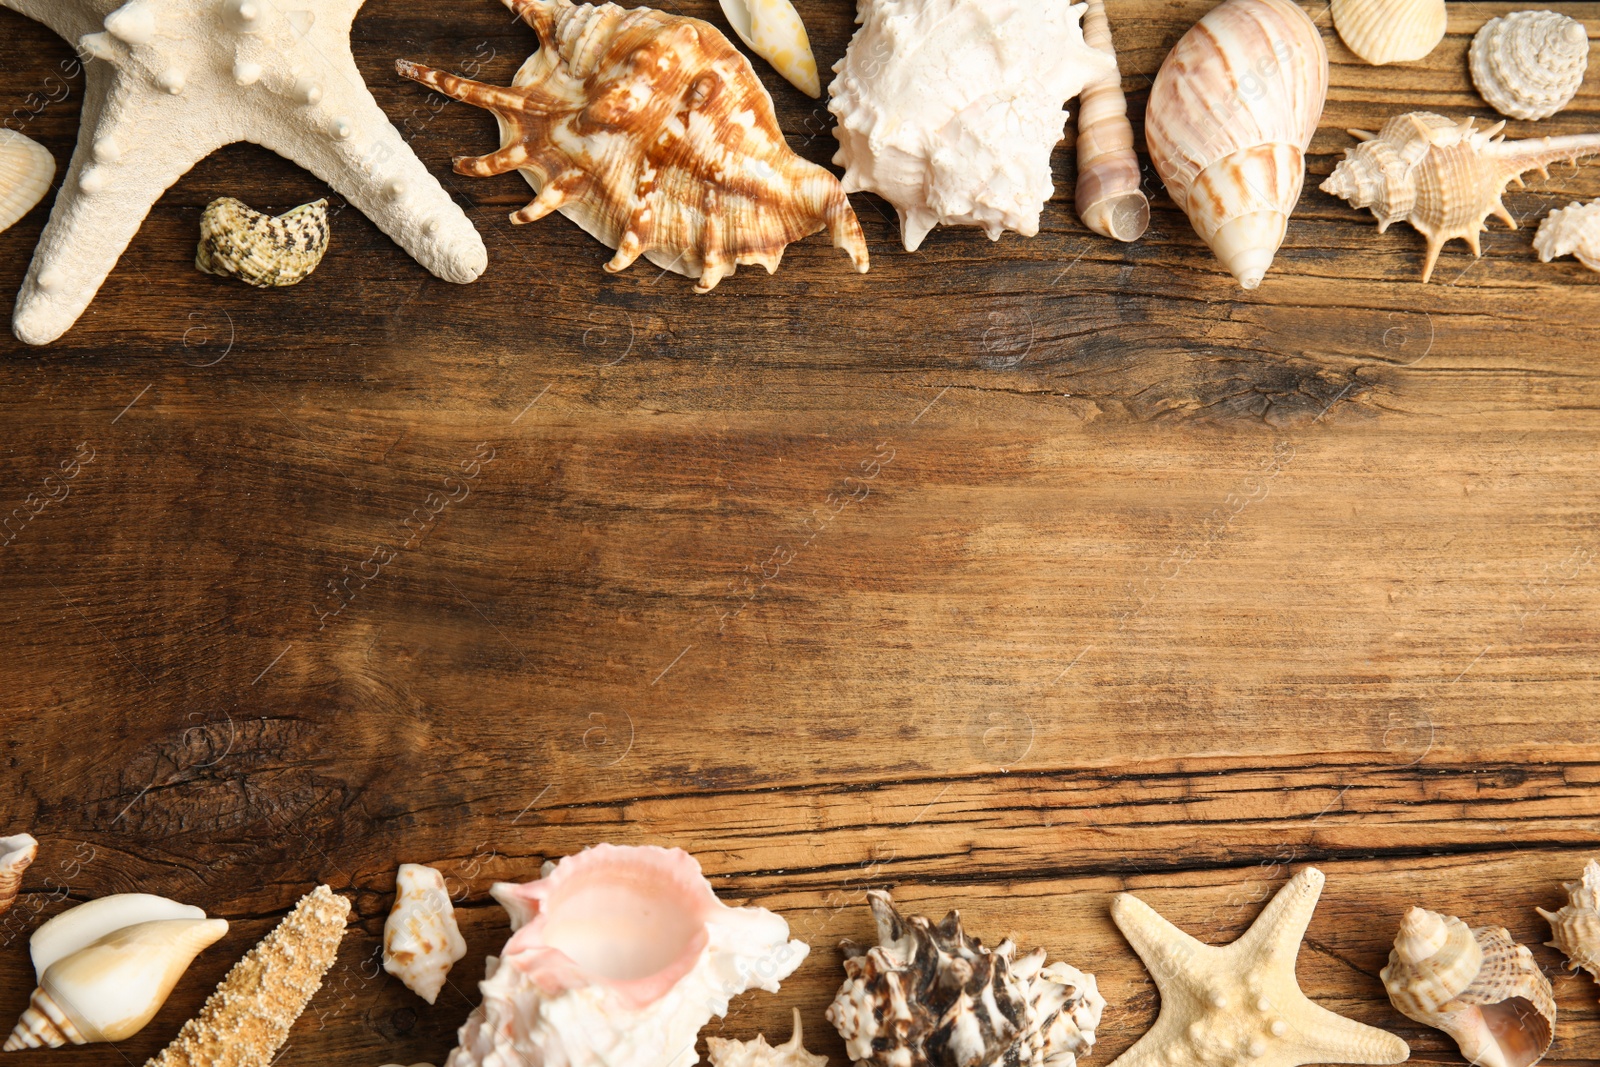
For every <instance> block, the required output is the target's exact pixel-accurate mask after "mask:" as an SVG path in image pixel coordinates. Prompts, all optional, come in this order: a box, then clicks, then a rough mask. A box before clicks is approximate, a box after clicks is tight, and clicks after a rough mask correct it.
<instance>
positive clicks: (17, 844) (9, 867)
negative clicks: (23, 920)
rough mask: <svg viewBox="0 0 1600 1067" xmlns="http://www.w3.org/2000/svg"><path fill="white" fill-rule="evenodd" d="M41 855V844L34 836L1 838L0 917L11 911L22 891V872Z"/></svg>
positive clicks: (24, 835)
mask: <svg viewBox="0 0 1600 1067" xmlns="http://www.w3.org/2000/svg"><path fill="white" fill-rule="evenodd" d="M38 854H39V842H37V841H35V840H34V839H33V835H32V834H14V835H13V836H11V837H0V915H4V914H5V913H6V912H8V911H10V910H11V905H13V904H15V903H16V902H17V893H18V891H20V890H21V889H22V872H23V871H25V870H27V869H28V864H30V863H32V862H33V857H35V856H37V855H38Z"/></svg>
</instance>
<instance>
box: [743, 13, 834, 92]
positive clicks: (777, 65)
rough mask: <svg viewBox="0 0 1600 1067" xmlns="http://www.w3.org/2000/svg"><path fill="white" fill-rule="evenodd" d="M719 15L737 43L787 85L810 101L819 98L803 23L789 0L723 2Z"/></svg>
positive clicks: (813, 59) (813, 60) (819, 85)
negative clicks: (759, 58) (725, 21)
mask: <svg viewBox="0 0 1600 1067" xmlns="http://www.w3.org/2000/svg"><path fill="white" fill-rule="evenodd" d="M722 13H723V14H724V15H726V16H727V17H728V24H729V25H730V26H732V27H733V32H734V33H737V34H738V35H739V40H741V41H743V42H744V43H745V44H747V45H749V46H750V50H751V51H753V52H754V53H755V54H756V55H758V56H760V57H761V58H762V59H764V60H766V61H767V62H768V63H771V64H772V69H773V70H775V71H777V72H778V73H779V74H782V75H783V76H784V79H785V80H787V81H788V83H789V84H790V85H792V86H794V87H795V88H796V89H799V90H800V91H801V92H802V93H805V94H806V95H807V96H809V97H811V98H812V99H813V100H815V99H816V98H817V97H819V96H821V95H822V81H821V79H819V78H818V77H817V58H816V57H815V56H813V55H812V54H811V39H810V38H809V37H807V36H806V24H805V23H804V22H801V21H800V12H798V11H796V10H795V9H794V5H793V4H791V3H790V2H789V0H722Z"/></svg>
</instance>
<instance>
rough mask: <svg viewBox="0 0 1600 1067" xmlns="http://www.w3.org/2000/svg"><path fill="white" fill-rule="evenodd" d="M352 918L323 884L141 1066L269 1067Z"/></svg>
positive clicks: (347, 906)
mask: <svg viewBox="0 0 1600 1067" xmlns="http://www.w3.org/2000/svg"><path fill="white" fill-rule="evenodd" d="M349 915H350V902H349V901H348V900H346V899H345V898H344V897H341V896H339V895H337V894H336V893H334V892H333V890H331V889H329V888H328V887H327V886H325V885H319V886H317V888H316V889H313V890H312V891H311V892H309V893H307V894H306V895H305V896H303V897H301V898H300V902H299V903H298V904H296V905H295V906H294V910H293V911H291V912H289V914H288V915H285V916H284V917H283V921H282V922H280V923H279V924H278V925H277V926H275V927H273V929H272V932H271V933H269V934H268V935H267V936H266V937H264V938H262V939H261V941H260V943H259V944H257V945H256V947H255V948H253V949H251V950H250V951H249V952H247V953H245V956H244V958H243V959H241V960H240V961H239V962H238V963H236V964H234V965H233V968H232V969H231V970H230V971H228V973H227V976H226V977H224V978H223V979H222V984H221V985H219V986H217V988H216V991H215V992H213V993H212V994H211V996H209V997H207V998H206V1002H205V1005H204V1006H203V1007H202V1008H201V1009H200V1014H199V1015H196V1016H195V1017H194V1018H193V1019H190V1020H189V1021H188V1022H186V1023H184V1024H183V1029H182V1030H179V1031H178V1036H177V1037H175V1038H173V1039H172V1043H171V1044H170V1045H168V1046H167V1047H166V1048H165V1049H162V1051H161V1054H160V1055H158V1056H156V1057H155V1058H153V1059H151V1060H149V1061H148V1062H147V1063H146V1064H145V1067H267V1065H268V1064H270V1063H271V1062H272V1060H273V1057H275V1056H276V1055H277V1054H278V1050H279V1049H281V1048H282V1047H283V1044H284V1042H285V1041H287V1040H288V1039H289V1028H290V1027H291V1026H293V1025H294V1021H295V1020H296V1019H298V1018H299V1017H300V1013H301V1012H302V1011H304V1010H305V1007H306V1005H307V1004H309V1003H310V1002H311V998H312V997H313V996H315V995H316V992H317V990H318V989H320V988H321V987H322V976H323V975H325V974H327V973H328V968H330V967H332V966H333V961H334V959H335V957H336V956H337V955H338V952H339V942H340V941H342V940H343V939H344V932H345V923H346V921H347V920H348V918H349Z"/></svg>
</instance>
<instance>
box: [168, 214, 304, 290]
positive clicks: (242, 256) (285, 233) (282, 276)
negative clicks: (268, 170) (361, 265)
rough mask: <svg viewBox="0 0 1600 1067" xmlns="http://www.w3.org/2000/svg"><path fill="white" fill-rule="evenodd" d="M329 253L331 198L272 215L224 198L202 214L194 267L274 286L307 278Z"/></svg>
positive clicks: (263, 285)
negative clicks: (329, 202) (329, 208)
mask: <svg viewBox="0 0 1600 1067" xmlns="http://www.w3.org/2000/svg"><path fill="white" fill-rule="evenodd" d="M327 251H328V202H327V201H326V200H316V201H313V202H312V203H309V204H301V205H300V206H299V207H297V208H293V209H291V210H289V211H285V212H284V213H283V214H282V215H278V216H272V215H266V214H263V213H262V212H259V211H257V210H255V209H254V208H252V207H250V206H249V205H248V204H245V203H244V202H242V201H239V200H235V199H234V198H233V197H231V196H224V197H219V198H218V199H216V200H213V201H211V203H210V204H209V205H207V207H206V210H205V214H203V215H201V216H200V245H199V247H198V248H197V249H196V250H195V256H194V265H195V266H196V267H198V268H199V269H200V270H201V271H204V272H205V273H206V274H216V275H220V276H222V277H224V278H237V279H239V280H240V281H241V282H244V283H246V284H247V285H253V286H255V287H256V288H258V289H271V288H276V287H280V286H285V285H298V284H299V283H301V282H303V281H305V280H306V278H307V277H309V276H310V274H311V272H312V271H314V270H316V269H317V265H318V264H319V263H321V262H322V257H323V255H324V254H325V253H326V252H327Z"/></svg>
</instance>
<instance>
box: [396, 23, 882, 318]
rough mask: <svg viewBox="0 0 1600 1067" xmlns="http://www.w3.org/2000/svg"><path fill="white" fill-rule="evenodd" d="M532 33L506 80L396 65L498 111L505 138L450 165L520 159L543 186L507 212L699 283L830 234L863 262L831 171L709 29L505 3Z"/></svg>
mask: <svg viewBox="0 0 1600 1067" xmlns="http://www.w3.org/2000/svg"><path fill="white" fill-rule="evenodd" d="M504 2H505V4H506V6H507V7H509V8H511V10H512V11H515V12H516V13H517V14H518V15H520V16H521V17H522V19H523V21H524V22H526V23H527V24H528V25H529V26H531V27H533V29H534V31H535V32H536V33H538V35H539V44H540V47H539V50H538V51H537V52H535V53H534V54H533V55H532V56H531V57H530V58H529V59H528V61H527V62H526V63H524V64H523V65H522V69H521V70H519V71H518V72H517V75H516V77H515V78H513V79H512V84H511V86H510V87H509V88H501V87H499V86H494V85H485V84H483V83H481V82H475V81H469V80H468V79H466V78H459V77H456V76H455V75H453V74H446V73H445V72H443V71H437V70H431V69H429V68H427V67H423V66H419V65H417V64H415V63H411V62H409V61H406V60H401V61H399V62H398V63H396V68H397V69H398V70H399V72H400V73H401V74H403V75H405V76H406V77H408V78H411V79H413V80H414V81H418V82H421V83H422V84H424V85H426V86H428V87H430V88H432V89H435V90H437V91H438V92H440V93H443V94H444V95H446V96H449V97H453V98H455V99H457V100H461V101H464V102H466V103H469V104H473V105H475V106H477V107H481V108H485V109H487V110H489V111H492V112H494V115H495V117H496V118H497V119H498V120H499V122H500V145H501V147H500V149H499V151H496V152H492V153H490V154H489V155H486V156H477V157H463V158H459V159H457V160H456V161H455V168H456V171H457V172H458V173H461V174H471V175H476V176H478V177H489V176H491V175H496V174H505V173H507V172H508V171H512V170H517V171H521V172H522V176H523V177H524V178H526V179H527V180H528V183H529V184H530V185H532V186H533V187H534V189H535V190H537V191H538V194H539V195H538V196H537V197H536V198H535V199H534V200H533V201H532V203H530V204H528V206H527V207H525V208H523V209H522V210H520V211H518V212H516V213H514V214H513V215H512V216H511V221H512V222H513V223H524V222H534V221H536V220H538V219H541V218H543V217H544V216H546V215H548V214H550V213H551V212H552V211H559V212H561V214H563V215H565V216H566V217H567V218H569V219H571V220H572V221H573V222H576V223H577V224H578V225H579V226H581V227H582V228H583V229H584V230H586V231H587V232H588V233H589V234H591V235H592V236H594V237H595V238H597V239H599V240H600V241H601V242H603V243H604V244H605V245H606V246H607V247H609V248H613V249H615V250H616V253H617V254H616V255H615V256H614V257H612V259H611V261H610V262H609V263H607V264H606V265H605V268H606V270H608V271H612V272H616V271H620V270H623V269H625V268H626V267H628V266H629V265H630V264H632V263H633V262H634V261H635V260H636V259H638V258H639V257H640V256H641V255H642V256H644V257H645V258H646V259H648V260H649V261H650V262H652V263H654V264H656V265H657V266H658V267H662V268H663V269H666V270H671V271H676V272H677V273H679V274H682V275H685V276H686V277H689V278H695V279H697V283H696V285H695V292H697V293H705V292H709V291H710V290H712V289H713V288H715V287H716V285H717V283H718V282H720V281H721V280H722V279H723V278H725V277H727V276H728V275H730V274H732V273H733V272H734V270H735V268H736V267H737V266H738V265H740V264H744V263H757V264H760V265H761V266H764V267H766V268H767V271H768V272H769V273H770V272H772V271H775V270H777V268H778V263H779V261H780V260H781V259H782V258H783V250H784V248H785V247H786V246H787V245H789V244H790V243H791V242H793V241H798V240H800V239H801V238H802V237H806V236H808V235H810V234H813V233H816V232H817V231H819V230H822V229H826V230H828V232H829V234H830V235H831V236H832V238H833V243H834V244H835V245H836V246H837V247H839V248H843V249H844V250H845V251H846V252H848V253H849V254H850V258H851V259H852V260H853V261H854V262H855V266H856V270H857V271H860V272H862V273H865V272H866V270H867V244H866V240H865V238H864V237H863V236H862V233H861V225H860V223H859V222H857V221H856V216H855V212H854V211H852V210H851V209H850V203H849V201H848V200H847V199H846V198H845V193H844V188H843V187H842V186H841V185H840V184H839V180H838V179H837V178H835V177H834V176H833V175H832V174H830V173H829V172H828V171H827V170H825V169H823V168H822V167H819V166H817V165H816V164H814V163H810V162H807V161H806V160H804V159H801V158H800V157H799V156H797V155H795V154H794V152H792V151H791V150H790V149H789V146H788V145H787V144H786V143H785V142H784V139H783V134H782V132H781V131H780V130H779V129H778V119H777V115H776V114H775V113H774V111H773V106H772V98H771V97H770V96H768V95H767V91H766V89H765V88H763V87H762V85H761V81H760V79H758V78H757V77H756V73H755V70H754V69H752V68H751V66H750V61H749V60H747V59H745V57H744V55H743V54H742V53H741V52H740V51H739V50H738V49H737V48H735V47H734V46H733V45H732V43H730V42H729V41H728V39H727V38H726V37H724V36H723V35H722V34H721V33H720V32H719V31H718V30H717V29H716V27H714V26H712V25H711V24H710V23H707V22H701V21H700V20H699V19H691V18H684V17H681V16H678V15H668V14H666V13H665V12H661V11H656V10H653V9H651V8H647V7H639V8H633V9H630V10H624V9H622V8H620V7H618V6H616V5H615V4H604V5H602V6H600V7H595V6H592V5H589V4H584V5H582V6H581V7H580V6H578V5H576V4H573V3H572V2H571V0H504Z"/></svg>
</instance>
